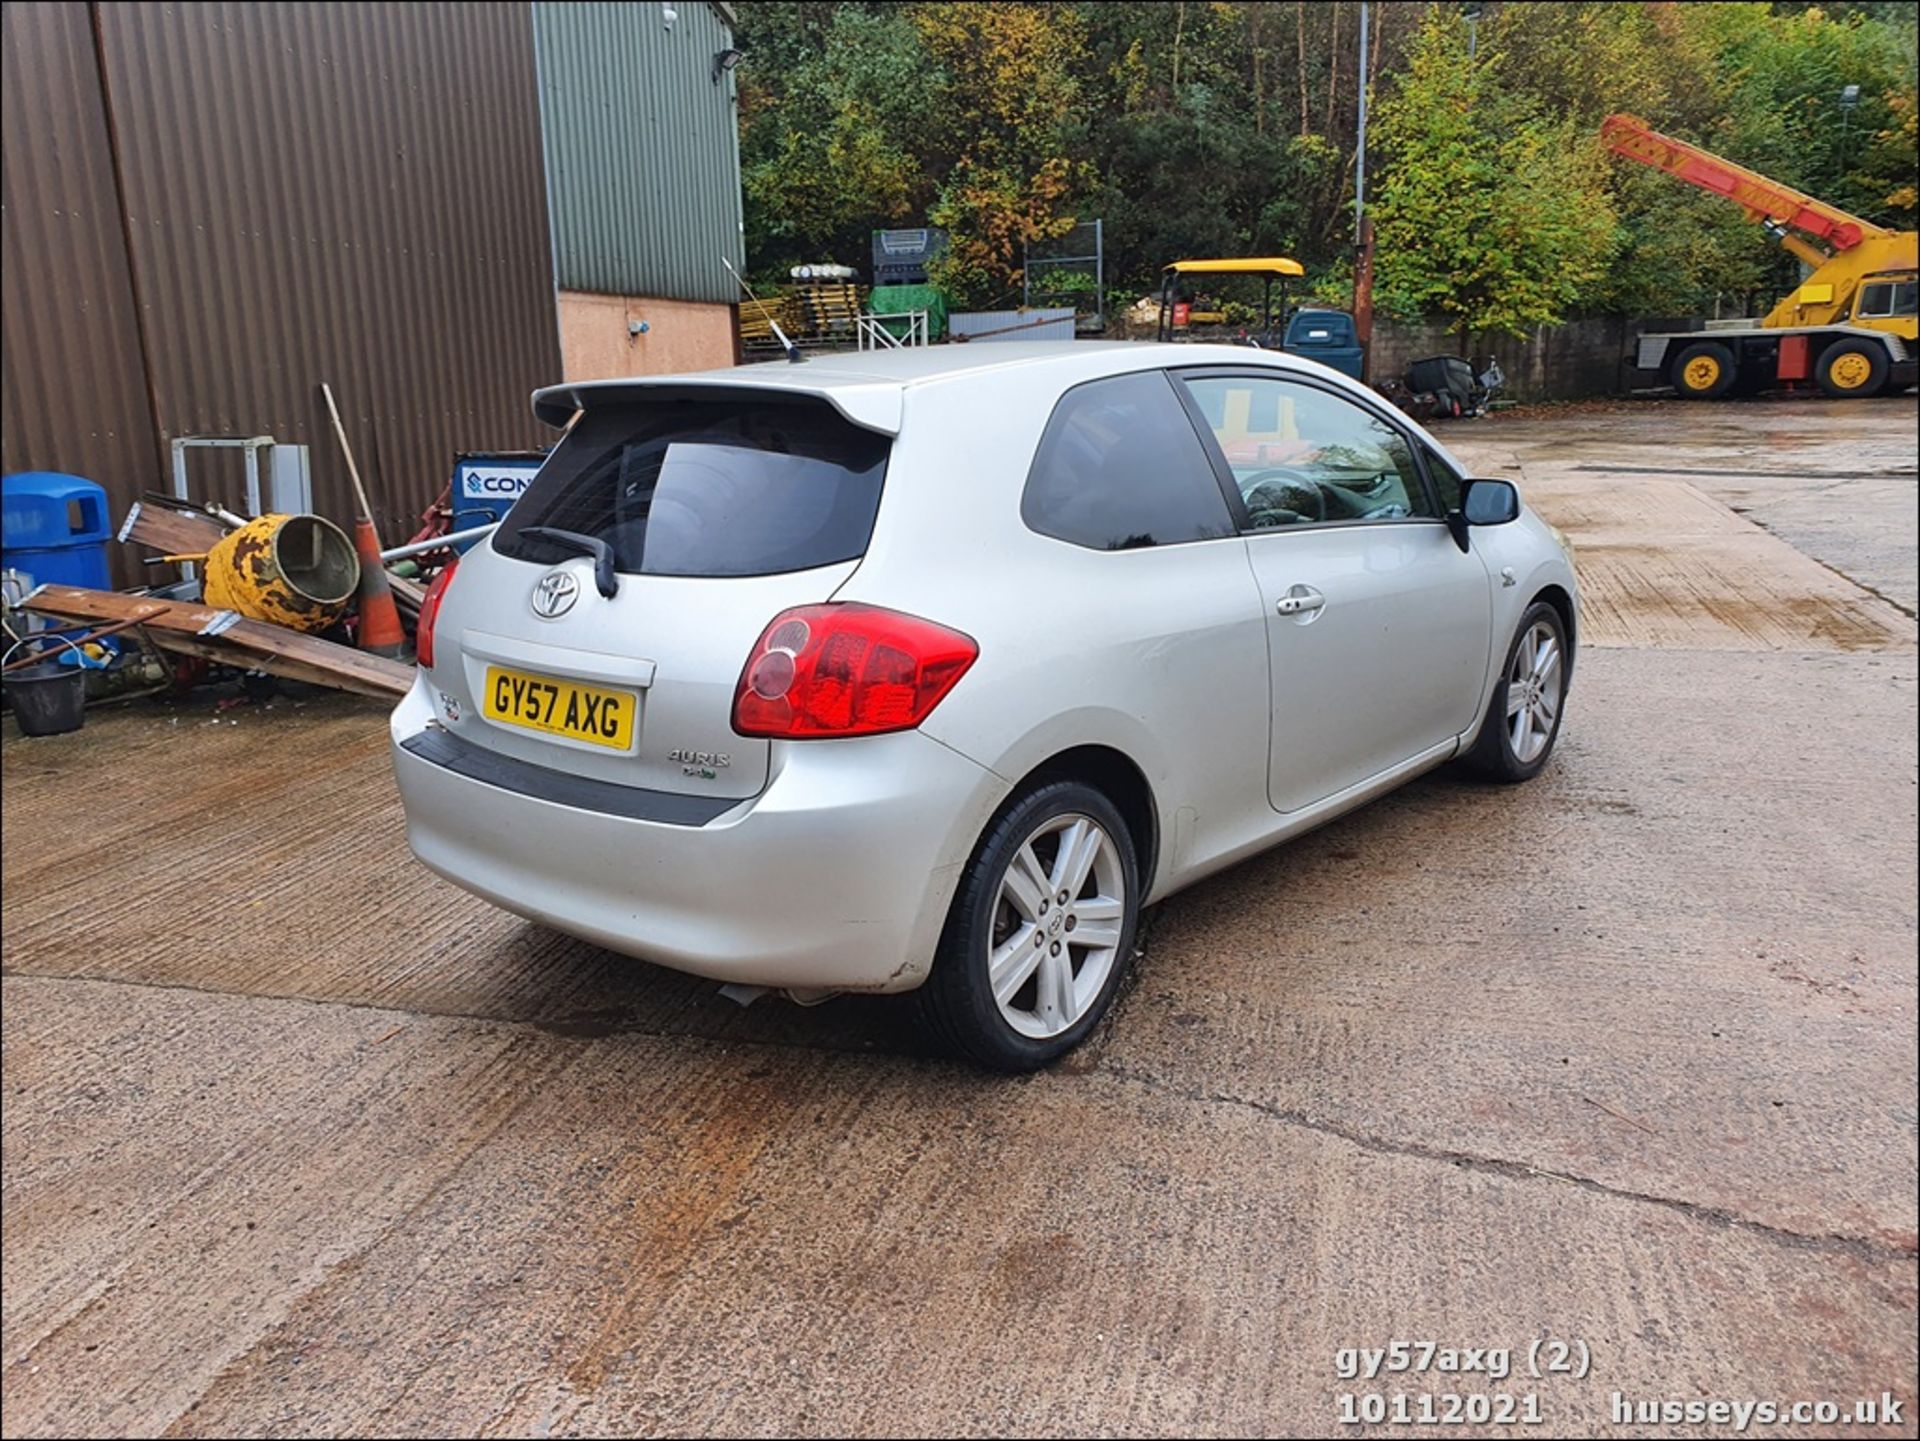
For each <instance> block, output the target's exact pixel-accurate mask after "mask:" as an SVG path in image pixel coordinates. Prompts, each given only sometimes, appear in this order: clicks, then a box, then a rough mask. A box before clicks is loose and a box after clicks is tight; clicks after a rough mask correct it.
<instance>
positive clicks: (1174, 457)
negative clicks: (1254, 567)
mask: <svg viewBox="0 0 1920 1441" xmlns="http://www.w3.org/2000/svg"><path fill="white" fill-rule="evenodd" d="M1020 518H1021V519H1022V520H1024V521H1026V523H1027V524H1028V526H1030V527H1031V528H1032V529H1034V530H1037V531H1039V532H1040V534H1042V535H1050V536H1052V537H1054V538H1055V539H1056V540H1065V541H1071V542H1072V543H1073V544H1075V545H1084V546H1087V547H1089V548H1090V549H1093V550H1132V549H1134V548H1136V547H1139V546H1147V545H1175V544H1178V543H1179V542H1181V541H1186V540H1213V539H1216V538H1217V537H1220V536H1228V535H1232V534H1233V533H1234V529H1233V517H1232V516H1231V515H1230V514H1228V512H1227V502H1226V498H1225V497H1224V496H1222V495H1221V494H1220V486H1219V484H1218V482H1216V481H1215V480H1214V476H1213V466H1212V465H1211V464H1210V463H1209V462H1208V460H1207V453H1206V451H1205V450H1204V449H1203V448H1202V447H1201V444H1200V438H1199V437H1198V436H1197V435H1195V434H1194V432H1193V422H1192V421H1190V420H1188V419H1187V412H1186V410H1185V408H1184V407H1182V405H1181V404H1180V400H1179V397H1177V396H1176V395H1175V394H1174V393H1173V387H1172V385H1171V384H1169V383H1168V380H1167V376H1166V374H1165V373H1164V372H1162V371H1158V370H1149V371H1142V372H1140V373H1138V374H1135V375H1117V376H1114V377H1113V378H1112V379H1110V380H1095V381H1090V382H1089V383H1088V384H1086V385H1078V386H1075V387H1074V388H1073V389H1072V390H1069V391H1068V392H1067V393H1066V394H1065V395H1063V396H1062V397H1061V398H1060V403H1059V405H1058V406H1056V407H1055V408H1054V412H1053V417H1052V419H1050V420H1049V421H1048V422H1047V429H1046V433H1045V434H1044V435H1042V436H1041V437H1040V448H1039V449H1038V450H1037V451H1036V452H1035V453H1034V457H1033V469H1032V470H1031V471H1029V472H1028V474H1027V488H1026V493H1025V494H1024V495H1022V496H1021V497H1020Z"/></svg>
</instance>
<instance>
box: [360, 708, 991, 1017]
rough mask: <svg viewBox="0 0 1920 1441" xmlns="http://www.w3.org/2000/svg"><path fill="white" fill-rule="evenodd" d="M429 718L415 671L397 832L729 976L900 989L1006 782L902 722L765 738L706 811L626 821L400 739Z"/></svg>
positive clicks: (486, 881) (572, 914)
mask: <svg viewBox="0 0 1920 1441" xmlns="http://www.w3.org/2000/svg"><path fill="white" fill-rule="evenodd" d="M431 725H433V714H432V710H431V703H430V701H429V700H428V699H427V694H426V692H425V691H424V689H423V688H422V686H421V685H419V684H416V686H415V688H414V690H413V691H412V692H411V693H410V694H409V695H408V696H407V697H406V698H405V699H404V700H402V701H401V703H400V705H399V706H398V708H397V709H396V710H395V711H394V713H393V721H392V738H393V763H394V773H395V777H396V779H397V780H398V782H399V786H400V795H401V799H402V801H403V802H404V804H405V807H406V816H407V841H408V843H409V844H410V845H411V846H412V847H413V852H414V854H415V855H416V856H418V857H419V858H420V860H421V861H422V862H424V863H425V864H426V865H427V866H428V867H429V868H430V869H432V870H434V871H435V872H437V873H438V874H440V875H442V876H444V877H445V878H446V879H448V880H450V881H452V882H453V883H454V884H456V885H458V886H461V887H463V888H465V889H466V890H469V891H472V892H474V893H475V894H476V895H479V896H483V897H485V898H486V899H488V900H490V901H492V902H494V903H495V904H496V905H499V906H502V907H504V908H505V909H507V910H510V911H513V912H515V913H516V914H518V915H522V916H525V917H527V918H528V919H530V920H535V921H539V922H541V923H543V924H545V925H550V926H552V927H554V928H555V929H556V930H561V931H565V932H567V933H568V934H570V935H575V936H579V937H581V938H582V939H584V940H588V941H592V942H594V943H595V944H598V945H602V946H606V947H608V948H609V949H612V950H616V951H621V952H623V953H625V954H628V955H632V956H637V957H640V958H641V959H643V960H648V961H652V962H655V963H656V964H659V965H663V966H667V967H670V968H672V969H674V970H681V971H688V972H691V973H692V974H694V975H699V976H707V977H711V978H712V979H714V980H719V981H731V982H737V983H739V984H742V985H756V986H773V987H795V988H806V989H814V988H820V989H830V990H859V991H901V990H910V989H912V988H913V987H914V986H917V985H918V984H919V983H920V982H921V981H922V980H924V979H925V978H926V975H927V970H928V967H929V966H930V965H931V963H932V960H933V952H934V948H935V946H936V945H937V944H938V941H939V936H940V929H941V926H942V924H943V923H944V922H945V919H946V913H947V907H948V905H949V904H950V902H951V900H952V897H953V891H954V887H955V885H956V884H957V883H958V879H959V873H960V870H961V868H962V867H963V866H964V865H965V863H966V860H967V858H968V856H969V855H970V854H971V852H972V849H973V845H974V842H975V841H976V839H977V838H978V837H979V835H980V832H981V830H982V829H983V828H984V827H985V824H986V821H987V819H988V817H989V816H990V815H991V814H992V812H993V809H994V807H995V806H997V805H998V804H999V803H1000V801H1001V799H1002V798H1003V797H1004V795H1005V791H1006V783H1005V782H1004V781H1002V780H1001V779H1000V778H999V777H998V776H996V775H994V774H993V773H992V772H991V771H988V770H986V769H985V768H983V767H981V766H979V765H976V764H975V763H974V762H972V761H970V760H967V759H966V758H965V757H963V756H961V755H960V754H959V753H957V752H955V751H952V750H949V749H948V748H947V747H946V746H944V745H941V744H940V743H939V742H938V741H935V740H933V739H931V738H930V737H928V736H926V735H923V734H922V733H920V732H918V731H903V732H900V733H898V734H895V735H889V736H871V737H864V738H861V739H858V740H847V741H806V742H798V743H787V744H784V745H781V746H778V747H776V757H775V761H774V769H773V775H772V778H771V780H770V781H769V783H768V786H767V788H766V790H764V791H763V792H761V794H760V795H758V796H756V797H753V798H751V799H749V800H745V801H741V802H739V803H737V804H736V805H734V806H732V807H730V808H728V809H727V810H725V811H724V812H722V813H721V814H720V815H718V816H717V817H715V818H714V819H712V820H710V821H708V822H707V823H705V824H685V823H672V822H665V821H658V820H646V819H636V818H634V817H632V816H630V815H621V814H615V813H612V812H610V811H608V810H601V809H583V808H581V807H580V806H579V805H569V804H561V803H559V802H558V801H555V800H551V799H546V798H543V797H541V796H539V795H537V794H530V793H527V788H526V787H525V786H522V787H520V788H518V789H507V788H505V787H504V786H503V785H497V784H490V783H488V781H486V780H483V779H479V778H477V777H476V776H475V775H472V774H463V773H462V772H461V771H460V770H458V769H455V768H453V767H451V766H449V765H447V764H443V763H440V762H439V761H436V760H434V759H429V758H428V756H430V755H432V754H434V751H433V749H432V748H431V747H428V748H426V749H427V755H422V754H420V753H417V750H416V749H408V748H407V747H406V742H408V741H410V740H416V738H417V737H419V736H421V734H422V733H423V732H426V731H428V728H429V727H430V726H431ZM416 745H417V741H416ZM572 798H573V799H576V800H577V799H578V797H577V796H575V797H572Z"/></svg>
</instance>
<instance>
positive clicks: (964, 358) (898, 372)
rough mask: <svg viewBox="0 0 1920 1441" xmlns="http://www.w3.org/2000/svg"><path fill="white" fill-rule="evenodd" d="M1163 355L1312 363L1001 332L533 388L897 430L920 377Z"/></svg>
mask: <svg viewBox="0 0 1920 1441" xmlns="http://www.w3.org/2000/svg"><path fill="white" fill-rule="evenodd" d="M1169 365H1243V366H1244V365H1254V366H1268V367H1272V368H1274V369H1286V370H1299V369H1305V368H1307V367H1308V366H1311V367H1312V369H1314V370H1316V371H1318V370H1320V369H1321V367H1319V366H1317V365H1313V364H1312V362H1303V361H1300V360H1297V359H1295V358H1294V357H1292V356H1289V355H1285V354H1283V353H1281V352H1279V351H1273V350H1258V349H1254V348H1252V347H1249V346H1244V345H1204V344H1202V345H1189V344H1172V343H1168V344H1162V343H1158V342H1149V341H1127V340H1062V341H1035V340H1023V341H1000V342H993V341H989V342H985V343H982V342H979V341H976V342H973V343H971V344H965V345H960V344H949V345H926V346H902V347H900V348H899V349H896V350H864V351H841V352H838V353H831V354H817V355H811V356H808V357H807V359H806V360H805V361H803V362H801V363H799V364H794V363H793V362H791V361H785V360H773V361H765V362H761V363H759V364H755V365H736V366H731V367H728V368H726V369H722V370H699V371H692V372H689V373H684V374H677V375H636V376H628V377H625V378H621V379H612V380H586V381H573V382H570V383H568V384H564V385H552V386H548V387H546V388H545V389H542V390H537V391H535V392H534V395H533V409H534V414H535V415H537V416H539V417H540V419H542V420H544V421H546V422H547V423H548V424H549V425H553V426H563V425H565V424H566V423H567V422H568V421H569V420H570V419H572V417H573V414H574V412H575V411H577V410H582V409H585V408H587V407H589V406H593V405H599V404H608V403H618V402H621V401H631V400H638V399H642V398H647V399H666V398H669V397H674V396H681V397H687V396H691V395H692V394H693V393H695V392H697V391H711V390H780V391H786V392H789V393H794V394H800V395H811V396H817V397H819V398H821V399H823V400H826V401H828V402H829V403H830V404H832V405H833V406H834V408H835V409H837V410H838V411H840V413H841V414H843V415H845V416H846V417H847V419H849V420H851V421H852V422H853V423H854V424H856V425H859V426H863V427H865V428H867V429H869V430H878V431H882V432H884V433H886V434H888V435H897V434H899V431H900V417H901V413H902V411H903V409H904V398H905V395H906V393H907V392H908V391H909V390H913V389H917V388H920V387H923V386H930V385H936V384H947V383H955V382H965V381H967V380H969V379H972V378H977V377H982V376H985V375H988V374H997V373H1003V372H1005V371H1008V370H1014V369H1019V370H1026V371H1032V372H1034V373H1035V376H1034V378H1035V380H1036V381H1039V380H1040V379H1042V378H1043V377H1045V378H1046V379H1048V380H1050V381H1051V382H1052V383H1054V384H1057V385H1058V386H1059V387H1060V388H1061V389H1063V390H1064V389H1066V388H1067V387H1068V386H1070V385H1077V384H1079V383H1080V382H1081V381H1082V380H1090V379H1097V378H1098V377H1100V376H1103V375H1117V374H1122V373H1124V372H1126V371H1130V370H1148V369H1153V368H1156V367H1160V366H1169Z"/></svg>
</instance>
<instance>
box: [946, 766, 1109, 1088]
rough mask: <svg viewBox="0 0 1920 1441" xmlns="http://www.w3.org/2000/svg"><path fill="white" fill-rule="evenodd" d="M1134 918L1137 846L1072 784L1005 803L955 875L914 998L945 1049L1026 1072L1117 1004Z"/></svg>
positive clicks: (1100, 800)
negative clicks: (929, 967)
mask: <svg viewBox="0 0 1920 1441" xmlns="http://www.w3.org/2000/svg"><path fill="white" fill-rule="evenodd" d="M1139 913H1140V874H1139V861H1138V858H1137V852H1136V851H1135V848H1134V843H1133V837H1132V835H1131V834H1130V833H1129V832H1128V830H1127V824H1126V822H1125V821H1124V820H1123V819H1121V816H1120V812H1119V811H1118V810H1117V809H1116V808H1115V807H1114V804H1113V802H1111V801H1109V800H1108V799H1107V798H1106V797H1105V796H1104V795H1102V794H1101V793H1100V792H1099V791H1097V790H1095V789H1094V788H1093V787H1091V786H1088V785H1084V784H1082V783H1080V782H1079V781H1052V782H1048V783H1045V784H1042V785H1040V786H1037V787H1035V788H1033V789H1031V790H1028V791H1026V792H1024V793H1022V794H1020V795H1018V796H1016V797H1015V798H1014V799H1013V800H1011V801H1009V802H1008V803H1007V804H1006V805H1005V806H1003V807H1002V808H1001V810H1000V813H999V814H998V815H997V816H996V817H995V818H994V820H993V822H992V824H990V825H989V826H988V827H987V832H986V834H985V835H984V836H982V837H981V839H980V844H979V845H978V846H977V847H975V849H974V854H973V859H972V860H971V861H970V862H969V863H968V865H967V869H966V873H965V874H964V875H963V876H962V877H961V878H960V889H959V892H958V893H957V894H956V895H955V896H954V900H953V908H952V910H951V911H949V912H948V915H947V926H946V930H945V932H944V933H943V934H942V936H941V939H940V949H939V951H938V953H937V954H936V956H935V958H934V965H933V974H932V975H931V976H930V977H928V979H927V982H926V984H925V985H923V986H922V987H921V988H920V989H919V990H918V991H917V992H915V993H914V994H915V997H916V1003H917V1006H918V1010H919V1015H920V1019H921V1022H922V1024H923V1026H924V1027H925V1029H926V1030H927V1031H928V1033H929V1034H930V1035H931V1037H932V1038H933V1039H934V1041H935V1042H936V1043H938V1044H939V1045H940V1046H941V1047H942V1048H943V1049H945V1050H947V1051H949V1052H951V1053H952V1054H954V1055H957V1056H960V1057H962V1058H963V1059H966V1060H970V1061H973V1062H974V1063H976V1064H977V1065H981V1066H985V1067H987V1068H989V1069H991V1070H996V1071H1032V1070H1037V1069H1038V1068H1040V1067H1041V1066H1044V1065H1047V1064H1048V1063H1050V1062H1052V1061H1056V1060H1058V1059H1059V1058H1060V1057H1061V1056H1064V1055H1065V1054H1066V1053H1067V1052H1068V1051H1071V1050H1072V1049H1073V1048H1074V1047H1075V1046H1077V1045H1079V1044H1080V1043H1081V1042H1082V1041H1084V1040H1085V1039H1086V1038H1087V1037H1088V1036H1089V1035H1090V1034H1091V1033H1092V1032H1093V1029H1094V1027H1096V1026H1098V1025H1099V1024H1100V1020H1101V1017H1103V1016H1105V1015H1106V1013H1107V1008H1108V1007H1109V1006H1111V1005H1112V1004H1113V998H1114V996H1115V994H1116V993H1117V992H1118V991H1119V988H1120V982H1121V979H1122V978H1123V977H1124V976H1125V974H1126V969H1127V963H1128V961H1129V960H1130V959H1131V958H1132V955H1133V938H1134V933H1135V931H1136V930H1137V929H1138V925H1139Z"/></svg>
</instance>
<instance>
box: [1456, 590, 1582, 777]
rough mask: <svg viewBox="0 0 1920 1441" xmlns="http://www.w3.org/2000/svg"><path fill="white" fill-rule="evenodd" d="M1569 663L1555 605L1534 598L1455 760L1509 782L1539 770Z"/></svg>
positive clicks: (1563, 697)
mask: <svg viewBox="0 0 1920 1441" xmlns="http://www.w3.org/2000/svg"><path fill="white" fill-rule="evenodd" d="M1569 667H1570V657H1569V656H1568V655H1567V627H1566V623H1565V622H1564V621H1562V620H1561V619H1560V612H1559V611H1557V610H1555V609H1554V608H1553V607H1552V606H1550V605H1548V604H1547V603H1546V602H1545V601H1536V602H1535V603H1534V604H1533V605H1531V606H1529V607H1528V608H1527V613H1526V614H1525V615H1523V616H1522V617H1521V618H1520V626H1519V629H1518V630H1517V631H1516V632H1515V634H1514V637H1513V644H1512V645H1511V646H1510V647H1509V648H1508V650H1507V659H1506V664H1505V665H1504V666H1502V667H1501V670H1500V675H1499V678H1498V679H1497V680H1496V681H1495V682H1494V687H1493V699H1492V700H1491V702H1490V703H1489V704H1488V706H1487V714H1486V719H1485V720H1483V721H1481V723H1480V734H1479V735H1478V736H1477V737H1476V738H1475V740H1474V743H1473V748H1472V749H1471V750H1469V751H1468V752H1467V753H1466V755H1464V756H1463V757H1461V763H1462V764H1463V765H1464V766H1466V768H1467V769H1468V770H1471V771H1473V772H1475V773H1476V774H1478V775H1482V776H1485V777H1486V778H1487V779H1489V780H1495V781H1504V782H1507V783H1509V784H1512V783H1514V782H1518V781H1526V780H1532V779H1533V778H1534V777H1535V776H1537V775H1538V774H1540V771H1541V769H1542V768H1543V767H1544V766H1545V765H1546V763H1547V760H1548V758H1549V757H1551V756H1552V755H1553V745H1554V742H1555V741H1557V740H1558V739H1559V738H1560V718H1561V715H1562V713H1563V712H1564V711H1565V710H1566V701H1567V681H1568V679H1569Z"/></svg>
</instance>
